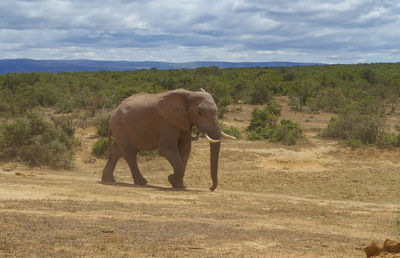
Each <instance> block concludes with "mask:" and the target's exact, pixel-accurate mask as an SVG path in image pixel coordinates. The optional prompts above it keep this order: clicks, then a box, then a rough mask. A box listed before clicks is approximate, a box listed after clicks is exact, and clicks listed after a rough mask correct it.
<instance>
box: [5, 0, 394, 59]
mask: <svg viewBox="0 0 400 258" xmlns="http://www.w3.org/2000/svg"><path fill="white" fill-rule="evenodd" d="M399 40H400V4H398V3H397V2H396V1H394V0H380V1H377V0H367V1H362V0H347V1H336V0H326V1H317V0H302V1H282V0H279V1H278V0H268V1H262V0H252V1H245V0H220V1H211V0H203V1H200V0H198V1H189V0H184V1H175V0H174V1H172V0H163V1H155V0H136V1H129V0H101V1H80V0H38V1H33V0H25V1H16V0H14V1H2V2H1V3H0V56H1V58H36V59H75V58H90V59H112V60H122V59H125V60H162V61H172V62H174V61H175V62H182V61H193V60H224V61H275V60H281V61H306V62H333V63H336V62H343V63H356V62H361V61H362V62H375V61H396V60H399V58H400V55H399V48H398V46H397V45H398V44H397V42H399Z"/></svg>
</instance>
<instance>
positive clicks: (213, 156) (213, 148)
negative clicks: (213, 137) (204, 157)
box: [210, 142, 221, 191]
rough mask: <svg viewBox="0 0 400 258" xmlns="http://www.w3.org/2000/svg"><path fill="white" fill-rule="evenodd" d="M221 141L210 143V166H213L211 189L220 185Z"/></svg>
mask: <svg viewBox="0 0 400 258" xmlns="http://www.w3.org/2000/svg"><path fill="white" fill-rule="evenodd" d="M220 146H221V142H218V143H210V167H211V179H212V182H213V185H212V186H211V187H210V190H211V191H214V190H215V189H216V188H217V186H218V159H219V149H220Z"/></svg>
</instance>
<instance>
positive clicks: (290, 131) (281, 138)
mask: <svg viewBox="0 0 400 258" xmlns="http://www.w3.org/2000/svg"><path fill="white" fill-rule="evenodd" d="M280 112H281V109H280V107H279V106H278V105H277V104H275V103H273V102H270V103H268V105H267V106H266V107H265V108H264V109H263V110H258V109H254V110H253V113H252V119H251V121H250V125H249V126H248V127H247V129H246V131H247V132H248V135H247V139H248V140H251V141H257V140H270V141H274V142H282V143H283V144H287V145H293V144H296V142H297V140H298V139H299V138H302V137H303V131H302V129H301V128H300V126H299V125H298V124H297V123H295V122H293V121H291V120H285V119H283V120H282V121H281V123H280V124H279V125H277V120H278V118H279V116H280Z"/></svg>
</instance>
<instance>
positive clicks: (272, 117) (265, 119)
mask: <svg viewBox="0 0 400 258" xmlns="http://www.w3.org/2000/svg"><path fill="white" fill-rule="evenodd" d="M251 115H252V118H251V121H250V125H249V126H248V127H247V130H248V131H252V130H254V129H256V128H257V127H268V128H275V126H276V121H277V120H278V118H279V116H280V115H281V107H280V106H279V105H278V104H276V103H275V102H269V103H268V104H267V106H266V107H265V108H264V109H263V110H258V109H257V108H255V109H254V110H253V112H252V113H251Z"/></svg>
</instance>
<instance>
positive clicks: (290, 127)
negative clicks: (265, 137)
mask: <svg viewBox="0 0 400 258" xmlns="http://www.w3.org/2000/svg"><path fill="white" fill-rule="evenodd" d="M302 137H303V130H302V129H301V128H300V126H299V124H297V123H295V122H293V121H291V120H286V119H283V120H282V121H281V124H280V125H278V126H277V127H276V128H275V130H274V132H273V135H272V137H271V138H270V141H277V142H282V143H283V144H287V145H294V144H296V142H297V140H298V139H300V138H302Z"/></svg>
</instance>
